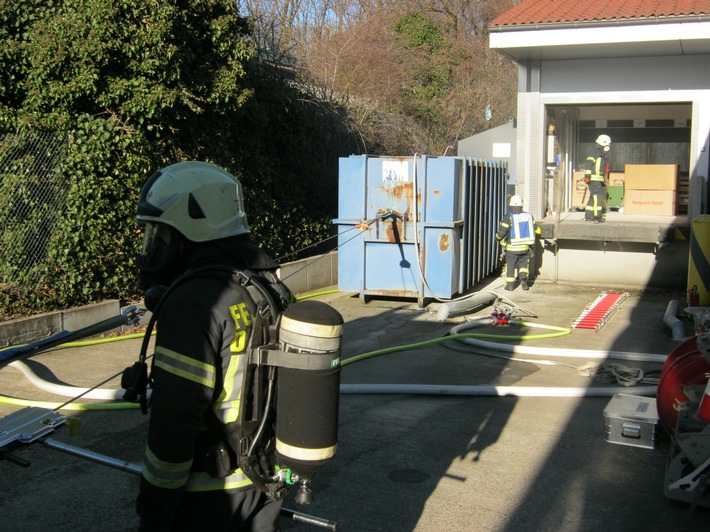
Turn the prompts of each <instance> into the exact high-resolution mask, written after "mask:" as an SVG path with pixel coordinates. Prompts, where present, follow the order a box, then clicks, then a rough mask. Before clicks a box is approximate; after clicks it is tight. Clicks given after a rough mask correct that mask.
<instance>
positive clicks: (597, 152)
mask: <svg viewBox="0 0 710 532" xmlns="http://www.w3.org/2000/svg"><path fill="white" fill-rule="evenodd" d="M610 150H611V138H610V137H609V135H599V136H598V137H597V140H596V141H595V146H594V150H593V151H592V153H591V154H590V155H589V156H588V157H587V160H586V162H585V167H584V181H585V182H586V183H587V187H588V189H589V199H588V200H587V206H586V207H585V209H584V219H585V220H586V221H588V222H592V221H593V222H594V223H600V222H603V221H604V208H605V204H606V182H607V163H608V159H609V151H610Z"/></svg>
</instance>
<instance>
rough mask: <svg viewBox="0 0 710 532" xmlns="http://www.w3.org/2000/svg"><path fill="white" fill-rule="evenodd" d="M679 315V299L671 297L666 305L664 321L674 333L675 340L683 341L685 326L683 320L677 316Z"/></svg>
mask: <svg viewBox="0 0 710 532" xmlns="http://www.w3.org/2000/svg"><path fill="white" fill-rule="evenodd" d="M677 316H678V300H677V299H671V300H670V301H669V302H668V306H667V307H666V312H665V314H663V323H665V324H666V326H668V327H669V328H670V330H671V333H672V334H673V340H675V341H676V342H682V341H683V340H684V339H685V327H684V326H683V322H682V321H681V320H679V319H678V318H677Z"/></svg>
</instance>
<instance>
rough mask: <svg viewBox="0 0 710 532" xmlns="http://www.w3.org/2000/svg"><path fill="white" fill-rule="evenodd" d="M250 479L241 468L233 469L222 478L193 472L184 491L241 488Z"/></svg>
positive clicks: (249, 481)
mask: <svg viewBox="0 0 710 532" xmlns="http://www.w3.org/2000/svg"><path fill="white" fill-rule="evenodd" d="M251 483H252V482H251V480H249V477H247V476H246V475H245V474H244V473H243V472H242V470H241V469H235V470H234V471H233V472H232V473H231V474H230V475H228V476H226V477H224V478H214V477H212V476H210V475H209V474H207V473H202V472H199V473H193V474H192V475H190V480H188V481H187V485H186V486H185V491H191V492H196V491H216V490H231V489H237V488H243V487H245V486H249V485H250V484H251Z"/></svg>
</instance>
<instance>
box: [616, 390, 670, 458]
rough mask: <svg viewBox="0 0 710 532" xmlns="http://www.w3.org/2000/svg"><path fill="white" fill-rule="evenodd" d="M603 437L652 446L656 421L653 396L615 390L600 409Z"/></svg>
mask: <svg viewBox="0 0 710 532" xmlns="http://www.w3.org/2000/svg"><path fill="white" fill-rule="evenodd" d="M604 422H605V426H606V441H608V442H609V443H616V444H619V445H629V446H631V447H642V448H644V449H653V448H654V444H655V439H656V426H657V425H658V412H657V410H656V399H655V398H653V397H641V396H637V395H628V394H624V393H617V394H616V395H614V397H612V399H611V401H609V404H607V405H606V408H605V409H604Z"/></svg>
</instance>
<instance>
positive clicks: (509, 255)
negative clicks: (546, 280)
mask: <svg viewBox="0 0 710 532" xmlns="http://www.w3.org/2000/svg"><path fill="white" fill-rule="evenodd" d="M540 232H541V231H540V228H539V227H538V228H536V227H535V219H534V218H533V215H532V214H530V213H529V212H525V211H523V200H522V198H521V197H520V196H517V195H516V196H512V197H511V198H510V202H509V205H508V212H507V213H506V215H505V216H504V217H503V219H502V220H501V221H500V223H499V224H498V231H497V232H496V240H497V241H498V243H499V244H500V245H501V247H502V248H503V252H504V254H505V265H506V269H505V289H506V290H515V286H516V282H517V281H520V286H521V287H522V289H523V290H527V289H528V288H529V284H528V283H529V281H530V269H531V267H532V266H533V260H532V259H533V246H534V245H535V236H536V235H538V234H540Z"/></svg>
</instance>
